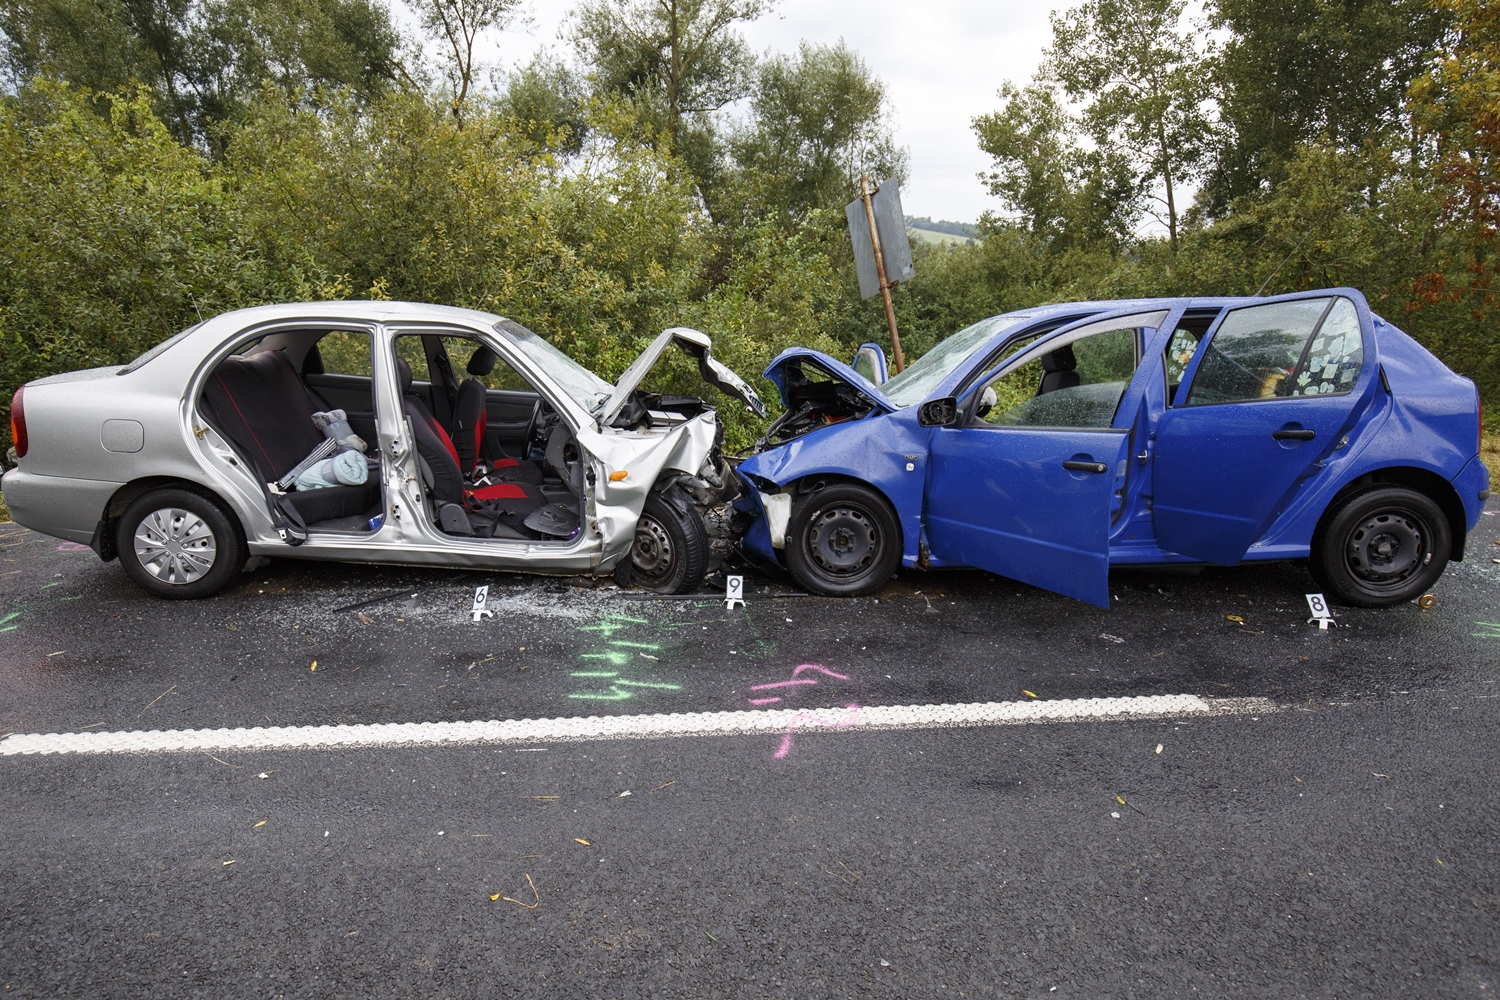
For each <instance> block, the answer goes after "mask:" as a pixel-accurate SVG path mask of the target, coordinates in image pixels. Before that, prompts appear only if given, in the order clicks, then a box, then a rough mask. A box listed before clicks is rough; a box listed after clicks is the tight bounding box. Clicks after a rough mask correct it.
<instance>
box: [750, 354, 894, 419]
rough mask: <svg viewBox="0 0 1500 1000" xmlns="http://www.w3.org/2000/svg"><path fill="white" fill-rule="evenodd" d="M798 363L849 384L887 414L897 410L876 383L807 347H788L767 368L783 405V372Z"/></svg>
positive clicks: (766, 373) (766, 372)
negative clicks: (803, 362)
mask: <svg viewBox="0 0 1500 1000" xmlns="http://www.w3.org/2000/svg"><path fill="white" fill-rule="evenodd" d="M796 361H808V362H811V363H812V364H813V365H815V366H817V367H819V368H821V369H823V370H824V371H825V372H827V373H828V374H829V375H831V376H833V377H834V378H836V379H838V380H839V381H841V382H844V383H847V384H848V385H849V386H850V387H851V388H853V389H855V390H856V391H857V392H859V394H860V395H862V396H865V397H866V398H868V399H869V400H870V402H871V403H874V404H875V406H876V407H877V408H879V409H881V410H883V411H884V412H886V413H891V412H894V411H895V410H896V406H895V404H893V403H892V402H891V401H890V400H889V399H886V398H885V393H883V392H881V391H880V388H879V387H878V386H876V385H875V383H874V382H871V381H870V380H869V379H867V378H865V377H864V376H863V375H861V374H860V373H859V372H857V371H855V370H854V369H853V368H850V367H849V366H848V365H846V364H844V363H843V362H842V361H839V360H838V359H836V358H831V357H829V356H828V355H826V354H824V353H823V352H822V351H814V350H812V349H811V348H807V347H788V348H787V349H786V350H784V351H782V352H781V353H780V354H778V355H776V358H775V360H773V361H772V362H771V364H770V365H769V366H767V368H766V371H765V376H766V378H768V379H770V380H771V381H772V382H774V383H775V384H776V388H777V389H779V390H781V401H782V403H783V404H785V403H786V379H785V376H784V375H783V372H784V371H785V369H786V368H787V366H788V365H790V364H792V363H793V362H796Z"/></svg>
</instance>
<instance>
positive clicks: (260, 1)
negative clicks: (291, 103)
mask: <svg viewBox="0 0 1500 1000" xmlns="http://www.w3.org/2000/svg"><path fill="white" fill-rule="evenodd" d="M0 33H3V38H0V41H3V43H4V45H3V64H4V69H5V71H6V74H7V75H8V76H9V77H10V82H11V86H12V88H17V87H19V86H21V85H23V84H24V83H25V82H26V81H29V80H30V79H32V78H33V77H35V76H38V75H45V76H50V77H53V78H57V79H61V80H66V81H68V82H70V83H73V84H76V85H78V86H81V87H84V88H87V89H89V90H92V91H95V92H98V93H104V94H112V93H117V92H119V91H120V90H121V89H122V88H123V89H126V90H130V89H132V88H134V87H135V86H137V85H144V86H146V87H148V88H150V92H151V94H152V106H153V109H154V111H155V113H156V115H157V116H158V117H159V118H160V119H161V120H162V121H163V122H165V123H166V124H167V127H168V128H169V129H170V131H171V133H172V135H173V136H174V137H175V138H176V139H177V141H178V142H181V143H184V144H196V145H207V144H209V143H210V141H211V140H212V139H213V125H214V123H216V122H219V121H222V120H224V119H226V118H228V117H230V116H232V115H233V114H235V113H237V112H238V111H239V110H241V109H242V108H243V107H245V105H246V104H247V103H248V102H249V101H251V100H253V99H254V98H255V95H256V94H257V93H258V91H259V90H260V88H261V87H262V86H265V85H266V84H272V85H275V86H278V87H280V88H282V89H284V90H287V91H289V92H290V91H295V90H305V89H307V88H313V87H320V86H330V87H347V88H349V89H350V90H351V91H352V92H353V93H355V94H358V95H360V96H361V97H363V98H367V99H368V98H373V97H376V96H378V95H379V94H381V93H384V92H385V91H386V90H387V89H388V88H389V86H390V85H391V84H393V83H395V82H396V81H398V80H401V79H403V77H404V76H405V72H406V71H405V69H404V68H403V66H402V63H401V51H400V50H401V40H400V37H399V35H398V34H397V32H396V29H395V28H394V26H393V25H392V24H391V20H390V14H389V12H388V11H387V10H386V8H385V7H384V6H383V5H381V4H380V3H378V2H375V0H318V2H313V0H0Z"/></svg>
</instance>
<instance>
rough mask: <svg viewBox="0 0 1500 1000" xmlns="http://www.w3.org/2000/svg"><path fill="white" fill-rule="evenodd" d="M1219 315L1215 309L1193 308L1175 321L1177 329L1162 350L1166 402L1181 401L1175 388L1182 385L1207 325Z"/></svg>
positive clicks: (1212, 323) (1210, 324)
mask: <svg viewBox="0 0 1500 1000" xmlns="http://www.w3.org/2000/svg"><path fill="white" fill-rule="evenodd" d="M1218 316H1219V311H1218V310H1217V309H1206V310H1205V309H1194V310H1189V311H1188V312H1187V313H1185V314H1184V315H1183V317H1182V318H1181V319H1180V320H1178V321H1177V329H1175V330H1173V331H1172V339H1171V340H1170V341H1168V342H1167V349H1166V350H1165V351H1163V352H1162V366H1163V368H1164V370H1165V372H1166V377H1167V402H1168V403H1169V404H1171V403H1178V402H1181V400H1179V399H1178V398H1177V390H1178V389H1179V388H1180V387H1181V385H1182V374H1183V372H1185V371H1187V367H1188V362H1190V361H1192V360H1193V355H1194V354H1195V353H1197V351H1198V345H1199V344H1201V343H1203V337H1204V335H1205V334H1206V333H1208V329H1209V327H1211V326H1213V325H1214V320H1215V319H1217V318H1218Z"/></svg>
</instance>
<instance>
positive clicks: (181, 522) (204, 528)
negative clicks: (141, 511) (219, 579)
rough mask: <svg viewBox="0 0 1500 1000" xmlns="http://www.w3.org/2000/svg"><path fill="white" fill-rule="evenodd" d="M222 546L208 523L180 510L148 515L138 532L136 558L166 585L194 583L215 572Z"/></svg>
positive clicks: (177, 508)
mask: <svg viewBox="0 0 1500 1000" xmlns="http://www.w3.org/2000/svg"><path fill="white" fill-rule="evenodd" d="M218 555H219V546H218V542H217V541H216V540H215V539H214V531H213V529H212V528H210V527H209V526H208V522H207V521H205V520H203V518H201V517H199V516H198V515H197V514H194V513H193V512H192V511H190V510H183V509H182V508H181V507H163V508H161V509H160V510H154V511H152V512H151V513H150V514H147V515H146V517H145V519H144V520H142V521H141V523H140V525H138V526H137V527H136V529H135V557H136V559H137V560H139V561H140V564H141V568H142V569H144V570H146V572H148V573H150V574H151V575H152V576H154V577H156V578H157V579H158V580H160V581H161V582H163V583H169V584H173V585H175V586H182V585H185V584H189V583H195V582H197V581H198V580H200V579H202V578H203V575H204V574H205V573H207V572H208V571H209V570H211V569H213V568H214V560H215V559H216V558H218Z"/></svg>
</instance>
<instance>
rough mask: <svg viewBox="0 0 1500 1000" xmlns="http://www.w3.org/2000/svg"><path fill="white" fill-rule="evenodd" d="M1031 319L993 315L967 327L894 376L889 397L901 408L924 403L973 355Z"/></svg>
mask: <svg viewBox="0 0 1500 1000" xmlns="http://www.w3.org/2000/svg"><path fill="white" fill-rule="evenodd" d="M1030 318H1031V317H1030V316H1018V315H1014V314H1012V315H1010V316H993V317H991V318H990V319H982V320H980V321H979V322H978V323H975V324H974V325H973V326H970V327H966V328H964V329H962V330H960V331H958V332H957V333H955V334H953V335H952V336H951V337H948V338H947V339H946V340H944V341H942V342H941V343H939V344H938V345H937V346H936V347H934V348H933V349H932V350H930V351H928V352H927V353H926V354H924V355H922V356H921V357H920V358H918V359H917V360H916V361H913V362H912V363H911V364H910V365H908V366H907V368H906V371H904V372H902V373H901V374H900V375H892V376H891V377H890V379H889V380H888V381H887V382H886V383H885V384H884V385H882V386H881V387H880V388H881V391H883V392H884V393H885V397H886V398H887V399H889V400H890V401H891V402H892V403H894V404H896V405H897V406H912V405H914V404H916V403H920V402H922V400H924V399H926V398H927V397H928V395H929V394H930V393H931V392H932V391H933V390H934V389H936V388H937V387H938V386H939V385H941V384H942V382H943V379H945V378H947V377H948V376H949V375H951V374H952V373H953V372H954V370H955V369H957V368H958V366H959V365H961V364H963V362H964V361H965V359H967V358H968V357H969V355H971V354H973V353H974V352H975V351H977V350H978V349H979V348H981V347H983V346H984V345H985V344H987V343H989V340H990V338H991V337H993V336H995V335H996V334H997V333H1001V332H1003V331H1005V330H1008V329H1010V328H1011V327H1013V326H1017V325H1019V324H1021V323H1024V322H1026V321H1027V320H1029V319H1030Z"/></svg>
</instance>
